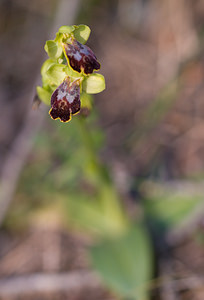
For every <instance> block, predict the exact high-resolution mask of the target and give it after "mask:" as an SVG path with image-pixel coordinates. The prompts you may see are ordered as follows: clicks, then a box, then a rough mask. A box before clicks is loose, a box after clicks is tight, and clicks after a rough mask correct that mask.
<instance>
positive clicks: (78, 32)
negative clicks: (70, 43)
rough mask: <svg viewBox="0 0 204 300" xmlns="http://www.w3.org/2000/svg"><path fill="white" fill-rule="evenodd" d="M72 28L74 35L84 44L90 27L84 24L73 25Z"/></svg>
mask: <svg viewBox="0 0 204 300" xmlns="http://www.w3.org/2000/svg"><path fill="white" fill-rule="evenodd" d="M75 28H76V29H75V30H74V37H75V39H77V41H79V42H80V43H81V44H85V43H86V42H87V40H88V38H89V35H90V33H91V29H90V28H89V27H88V26H86V25H77V26H76V25H75Z"/></svg>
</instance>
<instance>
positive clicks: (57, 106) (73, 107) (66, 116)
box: [49, 77, 81, 122]
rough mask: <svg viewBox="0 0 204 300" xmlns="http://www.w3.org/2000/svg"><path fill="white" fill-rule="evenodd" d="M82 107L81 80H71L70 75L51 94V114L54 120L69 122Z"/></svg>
mask: <svg viewBox="0 0 204 300" xmlns="http://www.w3.org/2000/svg"><path fill="white" fill-rule="evenodd" d="M80 108H81V102H80V81H79V80H78V79H76V80H75V81H73V82H71V80H70V77H66V78H65V80H64V81H63V82H62V83H61V84H60V85H59V86H58V87H57V89H56V90H55V91H54V92H53V94H52V96H51V109H50V111H49V114H50V116H51V118H52V119H54V120H56V119H60V121H61V122H69V121H70V120H71V118H72V115H75V114H77V113H79V111H80Z"/></svg>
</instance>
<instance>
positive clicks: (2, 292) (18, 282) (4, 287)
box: [0, 271, 102, 297]
mask: <svg viewBox="0 0 204 300" xmlns="http://www.w3.org/2000/svg"><path fill="white" fill-rule="evenodd" d="M85 288H89V289H99V288H102V284H101V281H100V279H99V278H98V275H97V274H95V273H94V272H91V271H73V272H69V273H61V274H43V273H38V274H30V275H25V276H17V277H13V278H9V279H1V280H0V296H1V297H6V296H7V297H8V296H12V295H15V296H16V295H21V296H23V295H25V294H28V293H47V292H72V293H73V292H78V291H80V290H83V289H85Z"/></svg>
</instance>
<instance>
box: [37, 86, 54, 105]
mask: <svg viewBox="0 0 204 300" xmlns="http://www.w3.org/2000/svg"><path fill="white" fill-rule="evenodd" d="M36 90H37V94H38V97H39V98H40V100H41V101H42V102H44V103H45V104H46V105H50V100H51V95H52V93H51V92H49V91H47V90H46V89H44V88H42V87H41V86H37V88H36Z"/></svg>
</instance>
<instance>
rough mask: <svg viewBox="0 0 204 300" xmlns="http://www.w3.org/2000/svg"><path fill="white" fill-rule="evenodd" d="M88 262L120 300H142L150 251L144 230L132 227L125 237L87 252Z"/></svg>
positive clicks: (149, 265) (148, 272)
mask: <svg viewBox="0 0 204 300" xmlns="http://www.w3.org/2000/svg"><path fill="white" fill-rule="evenodd" d="M90 254H91V258H92V262H93V264H94V266H95V268H96V269H97V270H98V271H99V272H100V274H101V276H102V278H103V280H104V282H105V283H106V284H107V286H109V287H110V288H112V289H113V290H114V291H116V292H117V293H118V294H120V295H122V296H123V297H129V298H130V299H137V300H146V299H149V298H148V291H147V283H148V280H150V279H151V275H152V269H153V263H152V248H151V243H150V240H149V236H148V234H147V232H146V230H145V229H144V228H143V227H142V226H141V225H139V224H135V226H134V227H133V228H130V229H129V231H127V232H126V234H125V235H123V236H121V237H118V238H116V239H112V240H103V242H101V243H100V244H98V245H96V246H93V247H92V248H91V249H90Z"/></svg>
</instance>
